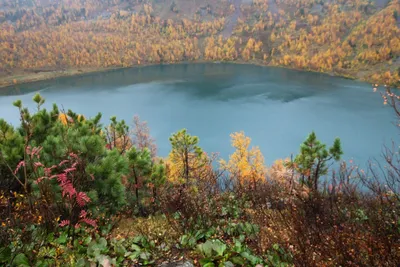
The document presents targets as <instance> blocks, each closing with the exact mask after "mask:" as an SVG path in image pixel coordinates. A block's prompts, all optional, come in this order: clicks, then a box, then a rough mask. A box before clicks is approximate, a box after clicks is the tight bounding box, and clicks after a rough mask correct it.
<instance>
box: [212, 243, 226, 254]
mask: <svg viewBox="0 0 400 267" xmlns="http://www.w3.org/2000/svg"><path fill="white" fill-rule="evenodd" d="M213 249H214V251H215V252H217V254H218V256H222V255H224V252H225V250H226V245H225V244H224V243H223V242H221V241H219V240H216V241H214V244H213Z"/></svg>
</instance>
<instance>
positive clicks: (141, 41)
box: [0, 0, 400, 86]
mask: <svg viewBox="0 0 400 267" xmlns="http://www.w3.org/2000/svg"><path fill="white" fill-rule="evenodd" d="M399 13H400V3H399V2H398V1H397V0H392V1H368V0H356V1H354V0H333V1H317V0H302V1H293V0H274V1H270V0H254V1H240V0H235V1H232V2H231V1H227V0H222V1H213V0H208V1H183V0H174V1H171V0H163V1H141V0H127V1H123V0H113V1H111V0H110V1H95V0H87V1H86V0H59V1H44V0H21V1H11V0H2V1H0V61H1V62H0V84H2V85H7V84H12V83H19V82H24V81H29V80H33V79H35V78H34V77H35V75H36V76H38V75H39V76H38V77H39V78H37V79H40V74H46V73H47V74H49V73H50V75H55V76H57V75H63V74H68V72H69V71H75V72H87V71H94V70H102V69H107V68H116V67H130V66H138V65H145V64H159V63H176V62H183V61H185V62H187V61H234V62H248V63H254V64H260V65H271V66H285V67H288V68H295V69H302V70H309V71H317V72H326V73H329V74H333V75H340V76H345V77H351V78H358V79H362V80H367V81H371V82H381V83H387V84H391V85H395V86H397V85H398V82H399V76H400V75H399V66H400V59H399V57H400V29H399V24H400V15H399Z"/></svg>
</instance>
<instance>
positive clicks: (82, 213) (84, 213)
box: [79, 210, 87, 219]
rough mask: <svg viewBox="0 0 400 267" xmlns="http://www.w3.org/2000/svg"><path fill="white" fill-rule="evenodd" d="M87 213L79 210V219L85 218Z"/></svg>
mask: <svg viewBox="0 0 400 267" xmlns="http://www.w3.org/2000/svg"><path fill="white" fill-rule="evenodd" d="M86 215H87V212H86V210H81V213H80V214H79V217H81V218H82V219H84V218H86Z"/></svg>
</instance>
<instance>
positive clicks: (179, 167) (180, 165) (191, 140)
mask: <svg viewBox="0 0 400 267" xmlns="http://www.w3.org/2000/svg"><path fill="white" fill-rule="evenodd" d="M169 140H170V142H171V145H172V150H171V152H170V155H169V160H170V163H171V168H172V169H173V173H172V177H174V176H176V177H175V178H177V180H183V181H182V182H183V184H184V185H186V184H188V183H189V179H190V178H193V177H192V176H191V175H192V172H193V171H195V170H196V169H198V168H200V167H201V166H202V163H201V158H202V156H204V154H203V150H202V149H201V148H200V147H199V146H198V143H199V138H198V137H197V136H191V135H190V134H188V133H187V131H186V129H183V130H180V131H178V132H176V133H174V134H173V135H172V136H171V137H170V138H169Z"/></svg>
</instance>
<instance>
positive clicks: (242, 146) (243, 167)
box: [220, 132, 267, 188]
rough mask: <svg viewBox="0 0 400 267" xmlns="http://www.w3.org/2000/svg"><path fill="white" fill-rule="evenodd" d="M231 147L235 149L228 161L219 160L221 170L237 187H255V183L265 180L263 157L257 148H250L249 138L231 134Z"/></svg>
mask: <svg viewBox="0 0 400 267" xmlns="http://www.w3.org/2000/svg"><path fill="white" fill-rule="evenodd" d="M231 138H232V146H233V147H234V148H235V149H236V150H235V152H234V153H233V154H232V155H231V156H230V157H229V161H228V162H226V161H225V160H220V165H221V168H222V169H224V170H227V171H228V172H229V175H230V177H231V179H232V180H235V181H237V182H238V184H239V186H244V185H248V186H249V187H253V188H254V187H255V186H256V184H257V182H259V181H263V180H264V179H265V178H266V173H267V168H266V166H265V164H264V156H263V155H262V153H261V151H260V149H259V147H251V148H250V142H251V139H250V137H247V136H245V134H244V132H236V133H233V134H231Z"/></svg>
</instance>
